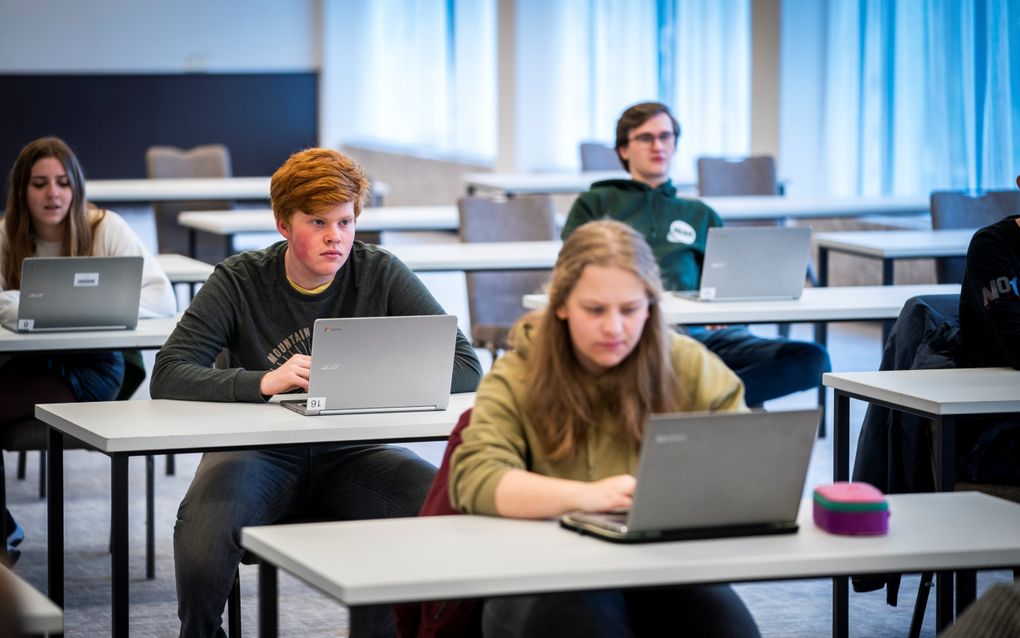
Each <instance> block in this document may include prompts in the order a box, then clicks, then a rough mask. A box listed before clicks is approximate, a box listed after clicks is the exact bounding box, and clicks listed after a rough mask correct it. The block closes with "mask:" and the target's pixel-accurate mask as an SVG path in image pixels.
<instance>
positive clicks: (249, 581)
mask: <svg viewBox="0 0 1020 638" xmlns="http://www.w3.org/2000/svg"><path fill="white" fill-rule="evenodd" d="M794 336H795V337H800V338H809V333H808V332H807V328H806V327H803V326H798V327H796V330H795V333H794ZM830 338H831V344H830V351H831V354H832V358H833V361H834V362H835V367H836V369H839V370H866V369H872V370H873V369H877V365H878V360H879V358H880V352H879V347H878V341H879V334H878V329H877V328H876V327H874V326H867V325H862V324H844V325H836V326H833V328H832V329H831V330H830ZM814 396H815V395H814V393H813V392H804V393H800V394H798V395H793V396H791V397H789V398H786V399H783V400H782V401H777V402H773V403H772V404H770V405H768V406H767V407H769V408H771V409H782V408H791V407H801V406H810V405H812V403H813V402H814ZM863 414H864V408H863V406H862V405H859V404H857V403H856V402H855V404H854V405H853V409H852V420H853V421H854V423H856V424H858V427H859V424H860V422H861V419H862V418H863ZM829 421H830V426H831V411H830V416H829ZM830 431H831V429H830ZM853 436H854V437H856V432H855V433H854V435H853ZM413 447H414V449H416V450H417V451H418V452H419V453H420V454H422V456H424V457H426V458H428V459H429V460H431V461H432V462H434V463H438V461H439V459H440V458H441V456H442V449H443V448H442V444H421V445H417V446H413ZM38 458H39V457H38V454H31V455H30V456H29V465H28V478H27V479H26V480H24V481H19V480H17V479H16V478H15V466H16V457H15V456H14V455H12V454H8V455H7V456H6V466H7V469H6V471H7V475H6V476H7V485H8V501H9V504H10V507H11V510H12V512H14V515H15V517H16V518H17V519H18V521H19V522H21V523H22V525H23V526H24V527H25V529H26V533H27V537H26V539H25V542H24V545H23V554H22V557H21V560H20V562H19V563H18V565H17V568H16V571H17V572H18V573H19V574H20V575H21V576H22V577H24V578H25V579H26V580H28V581H29V582H30V583H32V584H33V585H34V586H35V587H37V588H38V589H40V590H42V591H45V587H46V568H45V565H46V507H45V501H43V500H40V499H39V498H38V494H37V489H38V483H37V481H38ZM198 459H199V457H198V456H197V455H185V456H178V457H177V473H176V475H175V476H166V475H165V474H164V473H163V471H162V470H163V460H162V458H159V459H157V468H158V472H157V481H156V497H157V502H156V570H157V574H156V578H155V579H154V580H146V579H145V575H144V546H145V545H144V511H145V510H144V461H143V460H142V459H132V461H131V470H130V479H131V484H130V499H131V500H130V512H131V519H130V526H131V527H130V534H131V538H130V550H131V563H130V573H131V584H130V599H131V603H130V605H131V607H130V609H131V633H132V635H135V636H152V637H169V636H176V635H177V633H178V629H179V627H178V623H177V614H176V605H177V602H176V592H175V588H174V578H173V548H172V541H171V538H172V533H173V524H174V520H175V516H176V510H177V505H178V503H179V502H180V500H181V498H182V496H183V495H184V493H185V491H186V490H187V487H188V484H189V483H190V481H191V477H192V476H193V474H194V471H195V468H196V467H197V464H198ZM109 467H110V464H109V461H108V459H107V458H106V457H105V456H103V455H101V454H97V453H93V452H85V451H71V452H68V453H67V454H66V464H65V476H66V488H65V489H66V499H67V501H66V503H67V504H66V507H67V510H66V516H65V520H66V526H67V528H66V556H65V569H66V579H67V590H66V608H65V627H66V633H67V635H69V636H82V637H93V636H94V637H97V638H98V637H101V636H108V635H109V634H110V559H109V554H108V553H107V542H108V535H109V520H110V502H109V498H110V491H109V480H110V479H109V475H110V472H109ZM831 471H832V448H831V439H822V440H819V441H818V443H817V444H816V448H815V451H814V456H813V458H812V463H811V469H810V472H809V476H808V482H807V487H806V490H805V491H806V492H808V491H809V490H810V489H812V488H813V486H815V485H818V484H820V483H826V482H829V481H830V480H831V476H832V474H831ZM256 576H257V570H256V568H254V567H247V566H243V567H242V568H241V578H242V584H241V591H242V596H243V613H244V619H243V625H244V626H245V634H246V635H255V633H256V631H257V622H256V613H257V605H256V594H257V583H256ZM1011 576H1012V575H1011V574H1010V573H1009V572H1005V571H1003V572H983V573H981V574H979V580H978V587H979V593H980V592H981V591H983V590H984V589H986V588H987V587H988V586H989V585H990V584H992V583H994V582H1000V581H1007V580H1010V579H1011ZM736 589H737V591H738V592H739V593H740V595H741V596H742V597H743V599H744V601H745V602H746V603H747V605H748V606H749V607H750V609H751V611H752V613H753V614H754V616H755V618H756V619H757V621H758V623H759V626H760V628H761V631H762V633H763V635H765V636H776V637H791V638H792V637H804V638H808V637H812V638H813V637H816V636H825V635H829V634H830V631H831V625H830V610H831V581H829V580H805V581H789V582H766V583H753V584H740V585H737V586H736ZM280 590H281V600H280V610H281V617H280V628H281V634H282V635H284V636H344V635H346V634H347V631H346V626H347V615H346V611H345V609H344V607H343V606H342V605H340V604H339V603H337V602H336V601H334V600H332V599H331V598H328V597H326V596H324V595H322V594H320V593H319V592H317V591H316V590H314V589H312V588H310V587H307V586H305V585H304V584H302V583H300V582H297V581H295V580H293V579H291V578H290V577H288V576H287V575H286V574H281V579H280ZM916 590H917V577H916V576H913V577H909V576H908V577H907V578H906V579H905V580H904V583H903V586H902V588H901V593H900V605H899V606H898V607H895V608H894V607H888V606H887V605H886V604H885V594H884V591H879V592H873V593H868V594H852V595H851V616H850V627H851V635H852V636H875V637H882V636H904V635H906V632H907V627H908V626H909V623H910V614H911V609H912V606H913V599H914V595H915V592H916ZM928 607H929V608H928V616H927V619H926V621H925V627H924V633H923V634H922V635H924V636H933V635H934V608H933V605H932V604H929V606H928Z"/></svg>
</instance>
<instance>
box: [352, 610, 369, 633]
mask: <svg viewBox="0 0 1020 638" xmlns="http://www.w3.org/2000/svg"><path fill="white" fill-rule="evenodd" d="M368 610H369V608H368V607H348V608H347V613H348V616H349V618H348V622H350V625H351V626H350V627H349V628H348V629H349V633H348V634H347V636H348V638H357V637H358V636H367V635H369V634H370V633H371V631H372V627H371V625H370V621H369V613H368Z"/></svg>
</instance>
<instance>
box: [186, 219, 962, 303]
mask: <svg viewBox="0 0 1020 638" xmlns="http://www.w3.org/2000/svg"><path fill="white" fill-rule="evenodd" d="M178 223H180V224H181V225H182V226H184V227H186V228H188V229H189V230H190V232H191V246H192V247H194V245H195V234H196V233H197V232H206V233H210V234H213V235H218V236H220V237H222V238H223V239H224V241H225V242H226V249H227V251H228V252H229V253H230V254H232V253H233V252H234V237H235V236H236V235H243V234H249V233H270V232H275V231H276V224H275V221H274V220H273V216H272V212H271V211H268V210H259V211H254V210H253V211H188V212H183V213H181V214H180V215H179V216H178ZM458 227H459V221H458V219H457V211H456V208H455V207H452V206H429V207H400V206H393V207H384V208H369V209H365V210H364V211H363V212H362V214H361V217H360V218H359V221H358V229H359V230H366V231H371V232H381V231H387V230H398V231H421V230H445V231H456V230H457V229H458ZM974 232H975V230H974V229H964V230H930V231H924V230H921V231H861V232H824V233H815V234H814V235H813V237H812V242H813V243H814V245H815V246H817V247H818V250H819V264H818V278H819V284H820V285H822V286H825V285H827V284H828V279H829V256H830V254H831V253H835V252H841V253H846V254H850V255H856V256H860V257H868V258H872V259H878V260H881V261H882V273H883V276H882V283H883V284H884V285H890V284H892V281H893V262H894V261H895V260H897V259H922V258H931V257H963V256H965V255H966V254H967V247H968V245H969V244H970V239H971V237H972V236H973V234H974ZM559 247H560V243H559V242H556V241H552V242H493V243H487V244H479V245H477V247H474V248H471V247H468V245H458V244H449V245H446V244H444V246H443V250H442V252H444V253H445V255H444V256H443V257H439V258H436V259H435V261H432V260H431V259H430V258H429V256H428V253H429V252H437V251H436V250H435V248H434V247H428V248H426V247H421V248H415V247H414V246H413V245H406V246H393V247H389V246H387V249H389V250H391V251H392V252H394V253H396V254H397V256H398V257H401V259H402V260H403V261H404V262H405V263H407V264H408V266H410V267H411V268H412V269H414V270H421V271H426V270H514V269H521V268H527V269H530V268H551V267H552V266H553V265H554V264H555V262H556V255H557V254H558V252H559ZM400 251H404V252H403V253H401V252H400ZM450 251H453V252H450ZM405 255H406V256H405Z"/></svg>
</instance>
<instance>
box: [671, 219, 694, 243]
mask: <svg viewBox="0 0 1020 638" xmlns="http://www.w3.org/2000/svg"><path fill="white" fill-rule="evenodd" d="M697 238H698V233H697V231H695V230H694V227H693V226H691V225H690V224H688V223H687V222H685V221H681V220H679V219H677V220H674V221H673V222H672V223H671V224H670V225H669V234H667V235H666V241H668V242H672V243H674V244H687V245H688V246H690V245H691V244H693V243H694V240H696V239H697Z"/></svg>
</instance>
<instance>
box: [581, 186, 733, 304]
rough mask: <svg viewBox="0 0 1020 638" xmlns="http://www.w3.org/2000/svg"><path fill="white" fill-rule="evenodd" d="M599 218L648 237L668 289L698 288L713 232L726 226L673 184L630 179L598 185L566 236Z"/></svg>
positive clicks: (586, 197)
mask: <svg viewBox="0 0 1020 638" xmlns="http://www.w3.org/2000/svg"><path fill="white" fill-rule="evenodd" d="M598 219H615V220H616V221H620V222H623V223H625V224H627V225H628V226H630V227H631V228H633V229H634V230H636V231H638V232H639V233H641V234H642V235H644V236H645V239H646V240H647V241H648V244H649V245H650V246H651V247H652V252H653V253H654V254H655V260H656V261H657V262H659V270H660V271H662V285H663V286H664V287H665V288H666V290H697V289H698V284H699V282H700V281H701V264H702V261H703V259H704V256H705V240H706V239H708V229H709V228H712V227H713V226H722V219H721V218H720V217H719V215H718V214H716V212H715V211H714V210H712V209H711V208H709V207H708V206H706V205H705V204H703V203H702V202H701V201H699V200H697V199H684V198H681V197H677V196H676V188H675V187H674V186H673V182H671V181H667V182H666V183H664V184H661V185H660V186H659V187H658V188H651V187H650V186H648V185H647V184H643V183H641V182H637V181H634V180H630V179H607V180H605V181H601V182H595V183H594V184H592V185H591V190H589V191H588V192H587V193H582V194H581V196H580V197H578V198H577V200H576V201H575V202H574V205H573V207H571V209H570V214H569V215H568V216H567V223H566V224H565V225H564V227H563V235H562V236H563V238H564V239H566V238H567V235H569V234H570V233H572V232H573V231H574V229H575V228H577V227H578V226H580V225H581V224H586V223H588V222H590V221H595V220H598Z"/></svg>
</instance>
